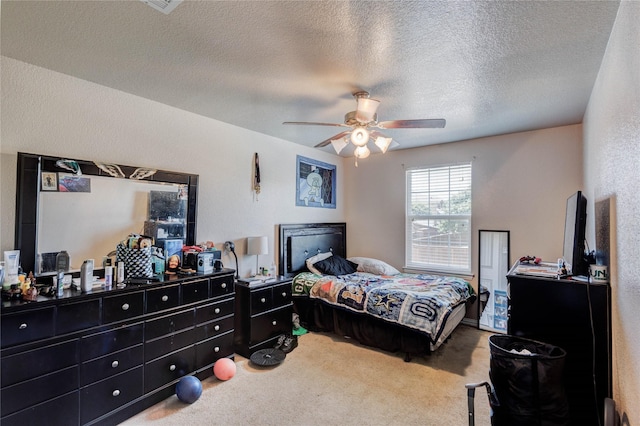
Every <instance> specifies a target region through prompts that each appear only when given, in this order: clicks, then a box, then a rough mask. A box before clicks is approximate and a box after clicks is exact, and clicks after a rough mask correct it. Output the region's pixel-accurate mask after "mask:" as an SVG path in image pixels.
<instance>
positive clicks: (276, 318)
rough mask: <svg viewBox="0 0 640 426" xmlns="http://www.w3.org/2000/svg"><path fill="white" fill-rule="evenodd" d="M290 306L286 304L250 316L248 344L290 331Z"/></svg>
mask: <svg viewBox="0 0 640 426" xmlns="http://www.w3.org/2000/svg"><path fill="white" fill-rule="evenodd" d="M291 311H292V310H291V307H289V306H286V307H283V308H280V309H277V310H273V311H269V312H266V313H264V314H260V315H257V316H254V317H251V320H250V321H251V336H250V338H249V345H250V346H251V345H255V344H257V343H260V342H262V341H263V340H268V339H271V338H273V337H276V336H278V335H279V334H287V333H291V327H292V326H291Z"/></svg>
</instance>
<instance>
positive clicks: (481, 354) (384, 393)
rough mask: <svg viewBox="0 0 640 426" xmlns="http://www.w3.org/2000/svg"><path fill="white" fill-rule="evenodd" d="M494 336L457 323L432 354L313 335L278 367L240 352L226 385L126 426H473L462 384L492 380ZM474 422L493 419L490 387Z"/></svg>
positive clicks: (209, 384)
mask: <svg viewBox="0 0 640 426" xmlns="http://www.w3.org/2000/svg"><path fill="white" fill-rule="evenodd" d="M490 335H491V333H488V332H484V331H479V330H477V329H475V328H472V327H469V326H465V325H460V326H459V327H458V328H457V329H456V330H455V331H454V333H453V335H452V336H451V339H449V341H448V342H447V343H445V344H444V345H443V346H441V347H440V348H439V349H438V350H437V351H436V352H434V353H433V354H432V355H430V356H427V357H420V358H414V359H413V360H412V361H411V362H409V363H406V362H404V361H403V358H402V355H400V354H391V353H387V352H382V351H378V350H375V349H371V348H368V347H364V346H361V345H359V344H357V343H354V342H353V341H351V340H348V339H343V338H340V337H337V336H334V335H331V334H325V333H309V334H306V335H304V336H301V337H300V338H299V346H298V347H297V348H296V349H295V350H294V351H293V352H291V353H290V354H288V355H287V358H286V359H285V361H284V362H283V363H282V364H281V365H279V366H277V367H273V368H267V369H265V368H260V367H256V366H254V365H253V364H252V363H251V362H250V361H249V360H248V359H246V358H244V357H241V356H239V355H237V356H236V358H235V362H236V366H237V372H236V375H235V377H233V378H232V379H231V380H228V381H226V382H223V381H219V380H217V379H216V378H215V377H213V376H212V377H209V378H208V379H206V380H204V381H203V382H202V385H203V392H202V396H201V397H200V399H199V400H197V401H196V402H194V403H193V404H190V405H189V404H185V403H182V402H181V401H180V400H178V399H177V397H175V396H172V397H170V398H168V399H166V400H164V401H162V402H160V403H158V404H156V405H155V406H153V407H150V408H149V409H147V410H145V411H143V412H141V413H139V414H138V415H136V416H134V417H132V418H130V419H129V420H127V421H125V422H124V423H123V425H128V426H132V425H141V424H145V425H148V424H151V425H438V426H446V425H452V426H461V425H468V424H469V420H468V410H467V392H466V389H465V387H464V385H465V383H471V382H479V381H484V380H487V379H488V374H489V347H488V337H489V336H490ZM475 412H476V416H475V419H476V425H478V426H484V425H489V424H490V419H489V404H488V401H487V395H486V392H485V391H484V390H483V389H479V390H478V391H477V392H476V398H475Z"/></svg>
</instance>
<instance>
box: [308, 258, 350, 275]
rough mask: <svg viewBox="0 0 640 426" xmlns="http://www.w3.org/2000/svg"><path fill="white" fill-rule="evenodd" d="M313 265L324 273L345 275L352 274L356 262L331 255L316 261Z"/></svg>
mask: <svg viewBox="0 0 640 426" xmlns="http://www.w3.org/2000/svg"><path fill="white" fill-rule="evenodd" d="M313 266H314V267H315V268H316V269H317V270H318V271H320V272H322V273H323V274H326V275H347V274H353V273H354V272H356V270H357V269H358V264H357V263H353V262H351V261H350V260H347V259H345V258H344V257H340V256H336V255H333V256H331V257H328V258H326V259H324V260H321V261H319V262H316V263H314V264H313Z"/></svg>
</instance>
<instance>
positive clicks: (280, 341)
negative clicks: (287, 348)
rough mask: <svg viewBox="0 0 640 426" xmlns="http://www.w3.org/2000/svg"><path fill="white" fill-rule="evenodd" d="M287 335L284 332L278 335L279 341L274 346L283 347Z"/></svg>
mask: <svg viewBox="0 0 640 426" xmlns="http://www.w3.org/2000/svg"><path fill="white" fill-rule="evenodd" d="M286 337H287V336H285V335H284V334H281V335H280V336H278V341H277V342H276V344H275V345H274V346H273V347H274V348H276V349H282V345H283V343H284V341H285V339H286Z"/></svg>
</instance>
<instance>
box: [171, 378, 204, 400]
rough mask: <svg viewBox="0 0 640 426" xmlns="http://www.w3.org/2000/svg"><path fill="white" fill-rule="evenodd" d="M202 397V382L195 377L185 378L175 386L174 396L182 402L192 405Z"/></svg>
mask: <svg viewBox="0 0 640 426" xmlns="http://www.w3.org/2000/svg"><path fill="white" fill-rule="evenodd" d="M200 395H202V382H200V380H199V379H198V378H197V377H195V376H185V377H183V378H182V379H180V381H179V382H178V384H177V385H176V396H177V397H178V399H179V400H180V401H182V402H186V403H187V404H192V403H194V402H196V401H197V400H198V398H200Z"/></svg>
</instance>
